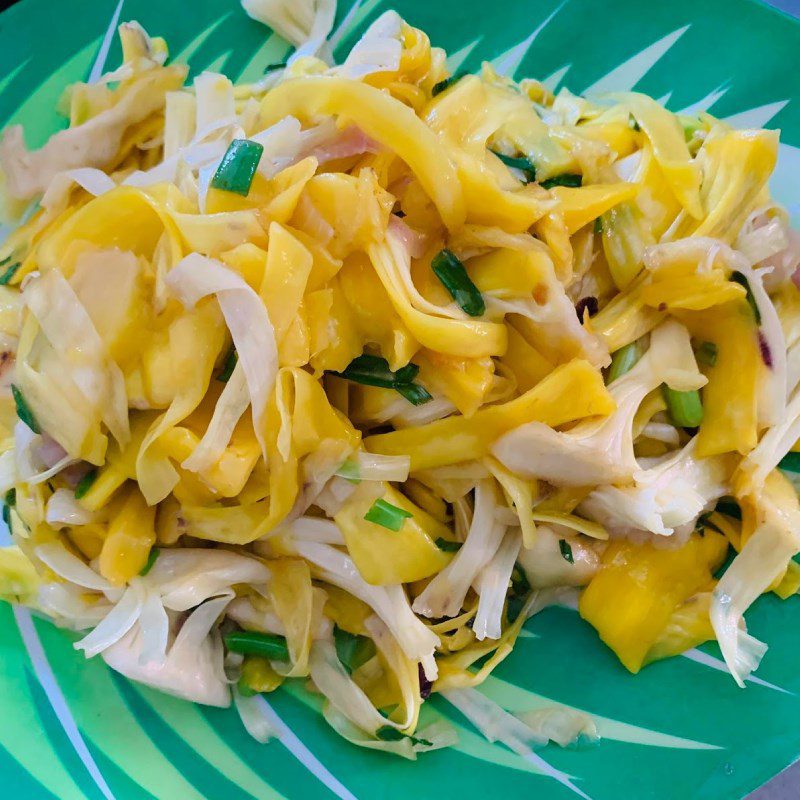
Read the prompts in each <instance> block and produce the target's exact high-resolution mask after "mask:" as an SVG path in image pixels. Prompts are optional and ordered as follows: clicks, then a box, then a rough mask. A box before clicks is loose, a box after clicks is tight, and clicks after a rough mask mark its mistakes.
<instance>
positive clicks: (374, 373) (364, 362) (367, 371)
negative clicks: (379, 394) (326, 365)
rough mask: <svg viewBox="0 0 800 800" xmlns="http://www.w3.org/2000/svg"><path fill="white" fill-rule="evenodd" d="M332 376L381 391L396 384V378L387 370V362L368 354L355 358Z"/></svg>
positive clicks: (392, 387)
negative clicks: (377, 387)
mask: <svg viewBox="0 0 800 800" xmlns="http://www.w3.org/2000/svg"><path fill="white" fill-rule="evenodd" d="M334 375H338V376H339V377H340V378H347V380H349V381H353V382H354V383H363V384H364V385H365V386H380V387H381V388H382V389H394V387H395V384H396V383H397V376H396V375H395V373H394V372H392V371H391V370H390V369H389V362H388V361H387V360H386V359H385V358H381V357H380V356H372V355H370V354H369V353H363V354H362V355H360V356H356V358H354V359H353V360H352V361H351V362H350V363H349V364H348V365H347V366H346V367H345V368H344V370H343V371H342V372H335V373H334Z"/></svg>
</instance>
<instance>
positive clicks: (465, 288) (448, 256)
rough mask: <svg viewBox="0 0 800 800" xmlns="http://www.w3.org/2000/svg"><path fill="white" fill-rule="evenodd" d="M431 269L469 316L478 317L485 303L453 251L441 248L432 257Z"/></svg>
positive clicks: (482, 311) (483, 309)
mask: <svg viewBox="0 0 800 800" xmlns="http://www.w3.org/2000/svg"><path fill="white" fill-rule="evenodd" d="M431 269H432V270H433V272H434V274H435V275H436V277H437V278H438V279H439V280H440V281H441V282H442V284H443V285H444V288H445V289H447V291H448V292H450V294H451V295H452V297H453V300H455V301H456V303H458V304H459V306H461V308H462V309H463V310H464V311H466V312H467V314H469V315H470V316H471V317H479V316H481V314H483V313H484V312H485V311H486V303H484V301H483V295H482V294H481V293H480V292H479V291H478V287H477V286H476V285H475V284H474V283H473V282H472V281H471V280H470V277H469V275H467V271H466V269H464V265H463V264H462V263H461V261H460V260H459V259H458V257H457V256H456V254H455V253H453V252H452V251H450V250H442V251H440V252H439V253H437V254H436V255H435V256H434V257H433V261H431Z"/></svg>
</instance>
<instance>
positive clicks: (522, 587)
mask: <svg viewBox="0 0 800 800" xmlns="http://www.w3.org/2000/svg"><path fill="white" fill-rule="evenodd" d="M530 591H531V584H530V581H529V580H528V576H527V575H526V574H525V570H524V569H523V568H522V567H521V566H520V565H519V564H515V565H514V570H513V571H512V573H511V592H510V594H509V596H508V604H507V605H506V616H507V617H508V621H509V622H514V620H515V619H516V618H517V617H518V616H519V615H520V612H521V611H522V607H523V606H524V605H525V600H526V599H527V597H528V594H529V593H530Z"/></svg>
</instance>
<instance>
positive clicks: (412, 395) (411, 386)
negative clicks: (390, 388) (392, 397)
mask: <svg viewBox="0 0 800 800" xmlns="http://www.w3.org/2000/svg"><path fill="white" fill-rule="evenodd" d="M394 388H395V389H396V390H397V391H398V392H400V394H401V395H403V397H405V399H406V400H408V402H409V403H413V404H414V405H415V406H421V405H423V404H425V403H427V402H428V401H429V400H433V395H431V393H430V392H429V391H428V390H427V389H426V388H425V387H424V386H420V385H419V384H418V383H398V384H397V385H396V386H395V387H394Z"/></svg>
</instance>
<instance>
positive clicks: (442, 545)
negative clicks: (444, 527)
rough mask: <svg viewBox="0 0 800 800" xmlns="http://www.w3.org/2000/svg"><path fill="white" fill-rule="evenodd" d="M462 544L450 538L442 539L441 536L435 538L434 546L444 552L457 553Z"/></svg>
mask: <svg viewBox="0 0 800 800" xmlns="http://www.w3.org/2000/svg"><path fill="white" fill-rule="evenodd" d="M462 544H463V542H453V541H450V539H443V538H442V537H441V536H440V537H439V538H438V539H437V540H436V546H437V547H438V548H439V549H440V550H444V551H445V553H457V552H458V551H459V550H460V549H461V545H462Z"/></svg>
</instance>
